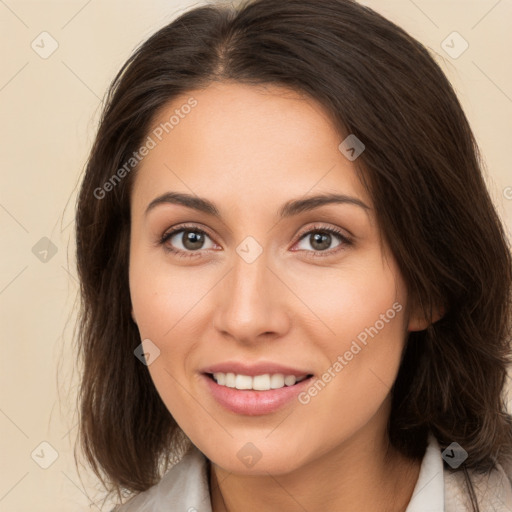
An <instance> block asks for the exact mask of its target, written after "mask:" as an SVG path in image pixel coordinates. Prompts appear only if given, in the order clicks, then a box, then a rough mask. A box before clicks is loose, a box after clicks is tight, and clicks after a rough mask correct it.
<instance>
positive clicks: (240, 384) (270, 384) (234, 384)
mask: <svg viewBox="0 0 512 512" xmlns="http://www.w3.org/2000/svg"><path fill="white" fill-rule="evenodd" d="M306 377H307V375H303V376H301V377H295V375H283V374H282V373H274V374H273V375H270V374H268V373H266V374H264V375H255V376H254V377H250V376H249V375H239V374H236V373H222V372H217V373H214V374H213V378H214V379H215V381H216V382H217V384H220V385H221V386H227V387H228V388H236V389H255V390H258V391H267V390H269V389H279V388H282V387H284V386H285V385H286V386H293V385H294V384H295V383H296V382H300V381H301V380H304V379H305V378H306Z"/></svg>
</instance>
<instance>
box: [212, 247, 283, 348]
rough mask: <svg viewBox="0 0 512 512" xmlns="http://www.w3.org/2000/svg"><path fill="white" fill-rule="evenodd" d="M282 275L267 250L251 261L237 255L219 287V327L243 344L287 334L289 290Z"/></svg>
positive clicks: (217, 306) (216, 315)
mask: <svg viewBox="0 0 512 512" xmlns="http://www.w3.org/2000/svg"><path fill="white" fill-rule="evenodd" d="M281 279H282V278H281ZM281 279H280V277H279V276H278V275H277V274H276V272H275V271H273V270H272V269H271V268H270V267H269V266H268V261H267V258H266V254H265V252H263V254H261V255H260V256H259V257H258V258H257V259H256V260H255V261H253V262H252V263H248V262H246V261H244V259H243V258H241V257H239V256H238V255H237V256H235V257H234V266H233V268H232V269H231V271H230V272H229V273H228V274H227V275H226V276H225V277H224V278H223V279H222V281H221V282H220V283H219V285H218V286H217V287H216V288H217V296H216V297H215V301H216V306H215V314H214V319H213V326H214V328H215V329H216V331H219V332H220V333H222V335H223V336H225V337H230V338H232V339H235V340H237V341H238V342H240V343H244V344H254V343H258V342H261V341H262V339H266V340H268V339H275V338H279V337H281V336H283V335H284V334H286V332H287V331H288V330H289V328H290V317H289V311H290V307H289V305H288V307H287V304H286V301H287V300H289V296H290V291H289V290H288V289H287V288H286V286H285V284H283V281H282V280H281Z"/></svg>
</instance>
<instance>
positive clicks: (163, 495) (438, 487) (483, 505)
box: [116, 434, 512, 512]
mask: <svg viewBox="0 0 512 512" xmlns="http://www.w3.org/2000/svg"><path fill="white" fill-rule="evenodd" d="M206 462H207V459H206V457H205V455H204V454H203V453H202V452H200V451H199V450H198V449H197V448H196V447H195V446H194V445H192V446H191V449H190V450H189V451H188V452H187V453H186V454H185V455H184V456H183V457H182V459H181V460H180V461H179V462H178V463H177V464H176V465H174V466H173V467H172V468H171V469H170V470H169V471H167V473H166V474H165V475H164V476H163V477H162V479H161V480H160V482H158V483H157V484H156V485H154V486H153V487H151V488H150V489H148V490H147V491H145V492H144V493H141V494H139V495H137V496H135V497H133V498H132V499H131V500H130V501H128V502H127V503H125V504H124V505H122V506H121V507H119V508H117V509H116V512H174V511H176V512H178V511H179V512H212V508H211V501H210V495H209V486H208V471H207V465H206ZM470 475H471V479H472V481H473V484H474V487H475V492H476V495H477V497H478V499H479V505H480V511H481V512H512V482H511V480H512V477H511V476H510V475H512V471H508V472H507V473H506V472H505V470H504V469H503V467H502V466H501V465H499V464H498V466H497V469H495V470H493V471H492V472H491V473H490V474H488V475H483V476H482V475H478V474H476V473H473V472H472V471H470ZM466 511H467V512H471V511H472V508H471V507H470V501H469V497H468V496H467V490H466V487H465V483H464V476H463V474H462V472H461V471H455V472H454V471H451V470H450V469H447V468H446V467H445V466H443V459H442V456H441V449H440V447H439V444H438V442H437V440H436V438H435V437H434V436H433V435H431V434H430V435H429V437H428V445H427V449H426V451H425V455H424V457H423V460H422V463H421V468H420V473H419V476H418V480H417V482H416V485H415V487H414V491H413V494H412V497H411V500H410V502H409V505H408V507H407V510H406V512H466Z"/></svg>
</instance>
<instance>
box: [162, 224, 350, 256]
mask: <svg viewBox="0 0 512 512" xmlns="http://www.w3.org/2000/svg"><path fill="white" fill-rule="evenodd" d="M182 231H192V232H194V233H201V234H204V235H206V236H208V237H209V238H211V237H210V235H209V234H208V233H207V232H206V231H204V230H203V229H199V228H198V227H197V226H195V225H181V226H178V227H176V228H174V229H173V230H171V231H168V232H166V233H164V234H163V235H162V237H161V238H160V240H159V241H158V244H159V245H162V246H163V248H164V250H165V251H166V252H168V253H173V254H175V255H176V256H178V257H179V258H194V257H197V256H201V249H200V250H198V251H182V250H181V249H174V248H172V247H170V246H168V245H166V242H167V241H168V240H169V239H171V238H172V237H173V236H174V235H175V234H176V233H180V232H182ZM313 233H329V234H331V235H334V236H336V237H338V238H339V240H340V242H341V243H340V245H338V246H337V247H335V248H334V249H330V250H327V251H306V250H304V249H301V251H303V252H304V251H305V252H307V253H313V254H311V255H310V257H313V258H318V257H320V258H325V257H328V256H332V255H333V254H336V253H337V252H338V251H341V250H343V249H344V246H346V247H350V246H352V245H353V241H352V240H351V239H350V238H348V237H347V236H346V235H344V234H343V233H342V232H341V231H339V230H338V229H336V228H332V227H327V226H322V225H315V226H313V228H311V229H309V230H308V231H305V232H304V233H302V234H301V235H300V236H299V239H298V240H297V242H296V243H298V242H300V241H301V240H302V239H303V238H306V235H312V234H313ZM206 250H207V251H209V250H211V249H206Z"/></svg>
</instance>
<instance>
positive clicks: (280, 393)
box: [202, 372, 314, 416]
mask: <svg viewBox="0 0 512 512" xmlns="http://www.w3.org/2000/svg"><path fill="white" fill-rule="evenodd" d="M202 376H203V383H204V386H205V391H207V393H208V394H209V395H210V396H211V397H212V398H213V399H214V400H215V402H216V403H217V404H218V405H220V406H221V407H222V408H223V409H224V410H226V411H229V412H231V413H235V414H237V415H244V416H262V415H266V414H267V415H268V414H271V413H273V412H276V411H279V410H280V409H281V408H283V407H284V406H285V405H290V406H292V405H293V403H295V406H297V405H299V403H300V402H299V400H298V398H297V397H298V396H299V395H300V393H301V392H303V391H304V390H306V389H307V387H308V386H309V385H310V384H311V381H312V380H313V377H314V376H313V374H306V375H300V376H295V375H284V374H261V375H254V376H249V375H243V374H235V373H221V372H215V373H209V372H207V373H203V374H202Z"/></svg>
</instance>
